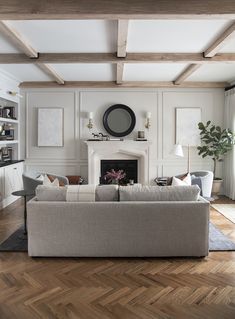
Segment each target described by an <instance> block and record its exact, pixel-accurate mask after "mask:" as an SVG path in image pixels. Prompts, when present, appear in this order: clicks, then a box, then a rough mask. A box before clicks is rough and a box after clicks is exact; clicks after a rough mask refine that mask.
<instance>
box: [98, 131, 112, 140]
mask: <svg viewBox="0 0 235 319" xmlns="http://www.w3.org/2000/svg"><path fill="white" fill-rule="evenodd" d="M99 137H100V139H101V140H102V141H109V139H110V137H109V136H108V135H105V134H103V133H99Z"/></svg>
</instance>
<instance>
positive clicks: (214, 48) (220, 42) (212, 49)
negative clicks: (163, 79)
mask: <svg viewBox="0 0 235 319" xmlns="http://www.w3.org/2000/svg"><path fill="white" fill-rule="evenodd" d="M234 35H235V22H233V23H232V24H231V25H230V26H229V27H228V28H227V29H226V30H225V31H224V32H223V33H222V34H221V35H219V37H218V38H217V39H216V40H215V41H214V43H212V44H211V45H210V46H209V47H208V48H207V50H206V51H205V52H204V54H203V55H204V57H205V58H207V59H210V60H212V59H213V57H214V56H215V55H216V54H217V53H218V52H219V50H220V49H221V48H222V47H223V46H224V45H225V44H227V43H228V42H229V41H230V40H231V39H232V38H233V37H234ZM208 61H209V60H208ZM200 66H201V64H199V63H197V64H195V63H193V64H191V65H189V66H188V67H187V69H186V70H184V71H183V72H182V73H181V74H180V75H179V76H178V78H177V79H176V80H175V81H174V83H175V84H176V85H179V84H181V83H182V82H183V81H184V80H186V79H187V78H188V77H189V76H190V75H191V74H193V73H194V72H195V71H196V70H198V69H199V68H200Z"/></svg>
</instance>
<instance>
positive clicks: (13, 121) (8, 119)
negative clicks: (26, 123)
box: [0, 117, 19, 124]
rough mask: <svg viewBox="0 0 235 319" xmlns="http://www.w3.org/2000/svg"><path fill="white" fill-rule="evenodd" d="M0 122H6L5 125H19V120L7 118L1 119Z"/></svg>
mask: <svg viewBox="0 0 235 319" xmlns="http://www.w3.org/2000/svg"><path fill="white" fill-rule="evenodd" d="M0 122H5V123H13V124H18V123H19V121H18V120H14V119H10V118H6V117H0Z"/></svg>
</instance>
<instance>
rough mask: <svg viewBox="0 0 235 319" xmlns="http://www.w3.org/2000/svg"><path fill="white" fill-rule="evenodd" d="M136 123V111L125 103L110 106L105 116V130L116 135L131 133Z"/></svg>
mask: <svg viewBox="0 0 235 319" xmlns="http://www.w3.org/2000/svg"><path fill="white" fill-rule="evenodd" d="M135 123H136V119H135V113H134V112H133V111H132V109H131V108H129V106H127V105H124V104H115V105H112V106H110V107H109V108H108V109H107V110H106V112H105V113H104V116H103V125H104V128H105V130H106V131H107V132H108V133H109V134H110V135H112V136H116V137H122V136H126V135H128V134H130V133H131V132H132V131H133V129H134V127H135Z"/></svg>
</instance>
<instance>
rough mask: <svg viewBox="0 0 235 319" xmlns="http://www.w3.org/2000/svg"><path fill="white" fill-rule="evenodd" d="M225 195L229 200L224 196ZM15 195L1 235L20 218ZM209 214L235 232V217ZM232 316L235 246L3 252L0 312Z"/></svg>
mask: <svg viewBox="0 0 235 319" xmlns="http://www.w3.org/2000/svg"><path fill="white" fill-rule="evenodd" d="M221 202H226V203H227V202H229V201H228V200H226V199H222V200H221ZM22 216H23V206H22V202H21V201H17V202H16V203H14V204H12V205H11V206H9V207H8V208H6V209H4V210H2V211H1V212H0V241H2V240H3V239H5V238H7V237H8V236H9V234H10V233H12V232H13V231H14V230H15V229H17V228H18V227H19V225H20V224H21V223H22ZM211 219H212V221H213V222H214V224H216V225H217V226H218V227H219V228H220V229H221V230H222V231H223V232H224V233H225V234H226V235H228V236H229V237H231V238H233V239H234V240H235V225H234V224H232V223H231V222H229V221H228V220H227V219H225V218H224V217H223V216H222V215H220V214H219V213H217V212H216V211H214V210H212V211H211ZM15 318H17V319H21V318H22V319H28V318H29V319H30V318H43V319H47V318H48V319H54V318H59V319H65V318H70V319H75V318H82V319H83V318H84V319H94V318H95V319H108V318H110V319H116V318H121V319H132V318H136V319H140V318H142V319H143V318H149V319H150V318H151V319H158V318H162V319H170V318H176V319H190V318H193V319H196V318H200V319H204V318H208V319H232V318H235V252H218V253H217V252H213V253H210V255H209V256H208V257H207V258H205V259H183V258H174V259H170V258H169V259H157V258H155V259H154V258H152V259H95V258H94V259H92V258H90V259H89V258H86V259H74V258H73V259H72V258H71V259H69V258H68V259H64V258H54V259H53V258H34V259H32V258H29V257H28V256H27V254H26V253H0V319H15Z"/></svg>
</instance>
